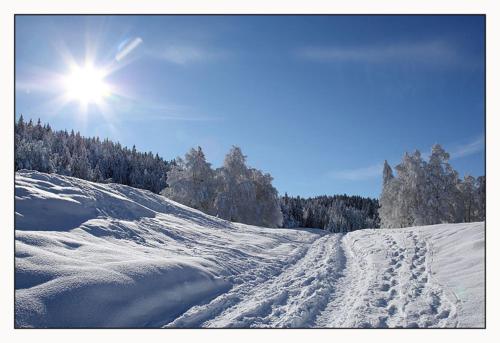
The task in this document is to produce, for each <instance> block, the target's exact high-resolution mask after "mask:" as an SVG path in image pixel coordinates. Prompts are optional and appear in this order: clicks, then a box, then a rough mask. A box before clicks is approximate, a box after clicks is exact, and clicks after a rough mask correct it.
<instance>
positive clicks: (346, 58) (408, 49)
mask: <svg viewBox="0 0 500 343" xmlns="http://www.w3.org/2000/svg"><path fill="white" fill-rule="evenodd" d="M297 55H298V56H299V57H301V58H304V59H308V60H312V61H318V62H365V63H385V62H391V63H393V62H396V61H402V62H409V61H413V62H417V61H418V62H424V63H427V64H430V63H439V64H444V63H447V64H448V63H456V62H457V61H458V59H459V58H458V52H457V51H456V49H455V48H453V47H452V46H451V45H449V44H448V43H446V42H444V41H439V40H433V41H426V42H417V43H396V44H382V45H359V46H316V47H305V48H302V49H299V50H298V51H297Z"/></svg>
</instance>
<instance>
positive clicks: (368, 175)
mask: <svg viewBox="0 0 500 343" xmlns="http://www.w3.org/2000/svg"><path fill="white" fill-rule="evenodd" d="M445 149H446V147H445ZM483 150H484V135H481V136H479V137H477V138H475V139H474V140H472V141H470V142H469V143H467V144H463V145H458V146H456V147H455V148H454V149H451V150H450V159H459V158H463V157H467V156H470V155H474V154H477V153H479V152H481V151H483ZM429 156H430V153H428V152H423V153H422V158H423V159H424V160H427V159H428V158H429ZM398 163H399V162H393V163H391V165H396V164H398ZM382 169H383V164H382V163H377V164H372V165H369V166H366V167H359V168H353V169H344V170H337V171H332V172H329V173H328V176H329V177H331V178H333V179H337V180H347V181H364V180H371V179H376V178H380V177H381V176H382Z"/></svg>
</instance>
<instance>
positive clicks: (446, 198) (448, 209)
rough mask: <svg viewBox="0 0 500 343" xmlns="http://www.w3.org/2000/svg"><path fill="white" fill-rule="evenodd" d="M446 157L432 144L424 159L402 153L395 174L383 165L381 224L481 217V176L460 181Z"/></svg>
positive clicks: (416, 223) (385, 225)
mask: <svg viewBox="0 0 500 343" xmlns="http://www.w3.org/2000/svg"><path fill="white" fill-rule="evenodd" d="M449 158H450V156H449V154H448V153H447V152H446V151H445V150H444V149H443V148H442V147H441V146H440V145H438V144H436V145H434V146H433V147H432V150H431V155H430V157H429V161H428V162H426V161H424V160H423V159H422V158H421V154H420V152H418V151H416V152H415V153H414V154H407V153H405V155H404V156H403V160H402V162H401V163H400V164H399V165H397V166H396V170H397V177H394V175H393V174H392V170H391V169H390V166H389V165H388V164H387V162H386V163H385V164H384V171H383V186H382V193H381V195H380V206H381V207H380V211H379V212H380V218H381V222H382V226H383V227H389V228H392V227H405V226H413V225H430V224H439V223H453V222H463V221H466V222H468V221H475V220H484V208H485V202H484V189H485V186H484V187H480V186H479V184H480V183H483V184H484V185H485V182H484V177H479V178H478V180H475V179H474V178H473V177H472V176H466V177H465V178H464V180H460V179H459V177H458V173H457V171H456V170H454V169H453V167H452V166H451V165H450V163H449ZM479 180H481V181H479ZM480 189H481V190H480ZM480 194H481V195H480Z"/></svg>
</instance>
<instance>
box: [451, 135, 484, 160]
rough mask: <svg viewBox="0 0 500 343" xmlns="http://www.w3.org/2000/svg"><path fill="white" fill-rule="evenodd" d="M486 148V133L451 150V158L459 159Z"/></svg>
mask: <svg viewBox="0 0 500 343" xmlns="http://www.w3.org/2000/svg"><path fill="white" fill-rule="evenodd" d="M483 150H484V135H481V136H480V137H478V138H476V139H475V140H473V141H471V142H469V143H467V144H464V145H459V146H457V147H456V148H455V149H453V150H452V151H451V152H450V158H451V159H459V158H462V157H466V156H470V155H474V154H477V153H478V152H481V151H483Z"/></svg>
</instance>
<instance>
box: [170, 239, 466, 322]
mask: <svg viewBox="0 0 500 343" xmlns="http://www.w3.org/2000/svg"><path fill="white" fill-rule="evenodd" d="M431 253H432V252H431V251H430V248H429V244H428V243H427V242H426V241H425V240H424V239H423V238H422V237H419V235H418V233H416V232H414V231H411V230H398V231H396V230H391V231H389V230H363V231H358V232H354V233H350V234H347V235H341V234H333V235H324V236H321V237H320V238H318V239H317V240H316V241H314V242H313V243H312V244H311V245H310V246H309V248H308V249H307V250H303V251H302V252H301V255H300V256H299V258H298V259H297V260H296V262H295V263H292V264H290V265H288V267H287V268H286V269H284V270H283V271H282V272H281V273H280V274H278V275H276V276H273V277H271V278H268V279H267V280H264V281H263V282H245V283H243V284H240V285H237V286H235V287H233V289H231V290H230V291H229V292H228V293H225V294H223V295H221V296H219V297H217V298H215V299H214V300H212V301H211V302H209V303H208V304H204V305H201V306H195V307H193V308H191V309H190V310H189V311H187V312H186V313H184V314H183V315H182V316H181V317H179V318H177V319H176V320H175V321H173V322H171V323H169V324H168V325H167V326H168V327H200V326H203V327H454V326H456V325H457V322H458V319H457V314H456V313H457V311H456V303H455V301H454V300H453V299H450V298H451V297H449V296H447V295H446V294H447V292H446V290H445V289H443V288H442V287H441V286H440V285H439V284H438V283H436V282H434V281H433V279H432V275H431V272H430V265H429V255H430V254H431Z"/></svg>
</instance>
